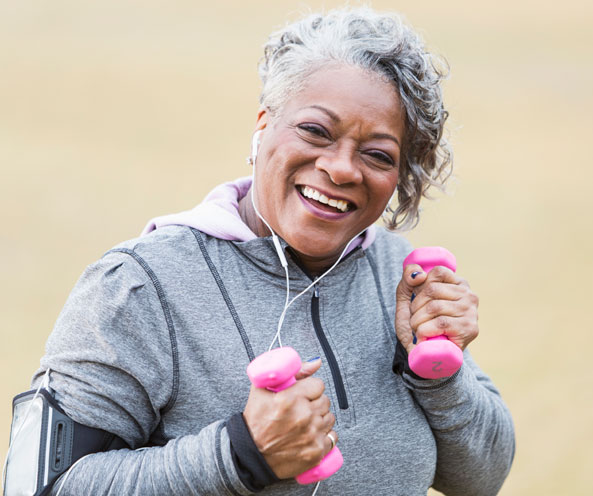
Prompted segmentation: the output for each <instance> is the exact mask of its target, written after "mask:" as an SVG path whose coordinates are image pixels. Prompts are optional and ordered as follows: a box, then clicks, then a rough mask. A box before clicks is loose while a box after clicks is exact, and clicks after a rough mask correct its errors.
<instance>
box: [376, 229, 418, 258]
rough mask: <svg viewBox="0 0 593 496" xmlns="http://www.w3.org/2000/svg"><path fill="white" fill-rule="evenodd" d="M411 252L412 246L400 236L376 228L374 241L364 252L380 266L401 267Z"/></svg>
mask: <svg viewBox="0 0 593 496" xmlns="http://www.w3.org/2000/svg"><path fill="white" fill-rule="evenodd" d="M412 250H413V247H412V244H411V243H410V242H409V241H408V240H407V239H406V238H404V237H403V236H402V235H401V234H397V233H394V232H392V231H388V230H387V229H385V228H384V227H382V226H381V227H380V226H377V229H376V238H375V241H374V242H373V244H372V245H371V246H369V247H368V248H367V250H366V252H367V254H369V255H370V256H371V257H372V258H373V259H374V260H375V261H376V263H377V264H379V265H381V266H383V265H385V264H387V265H393V264H396V265H399V266H400V267H401V264H402V262H403V260H404V258H406V257H407V256H408V255H409V254H410V252H411V251H412Z"/></svg>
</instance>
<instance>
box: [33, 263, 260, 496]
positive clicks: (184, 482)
mask: <svg viewBox="0 0 593 496" xmlns="http://www.w3.org/2000/svg"><path fill="white" fill-rule="evenodd" d="M173 360H174V356H173V348H172V341H171V336H170V335H169V330H168V326H167V322H166V318H165V314H164V312H163V308H162V306H161V302H160V299H159V295H158V293H157V290H156V288H155V285H154V282H153V280H152V279H151V278H150V277H149V275H148V273H147V272H146V271H145V270H144V269H143V267H141V266H140V265H139V264H138V263H137V262H136V260H134V259H133V258H132V257H130V256H129V255H126V254H123V253H109V254H107V255H106V256H105V257H103V258H102V259H101V260H99V261H98V262H97V263H95V264H93V265H91V266H89V267H88V268H87V270H86V271H85V272H84V274H83V275H82V277H81V278H80V280H79V281H78V283H77V284H76V286H75V288H74V290H73V291H72V293H71V294H70V297H69V298H68V301H67V302H66V305H65V306H64V309H63V310H62V312H61V314H60V316H59V317H58V320H57V322H56V325H55V328H54V330H53V332H52V334H51V335H50V337H49V339H48V341H47V345H46V353H45V356H44V357H43V358H42V360H41V368H40V370H39V371H38V372H37V373H36V375H35V377H34V379H33V384H34V385H35V383H37V382H38V381H39V380H40V378H41V376H42V374H43V372H44V371H45V370H47V369H48V368H51V375H50V378H51V382H50V386H51V388H52V390H53V391H54V394H55V398H56V400H57V401H58V403H59V404H60V406H61V408H62V409H63V410H64V411H65V412H66V413H67V414H68V415H69V416H70V417H71V418H72V419H73V420H75V421H76V422H79V423H81V424H83V425H87V426H89V427H94V428H98V429H103V430H105V431H107V432H110V433H113V434H115V435H117V436H119V437H120V438H121V439H123V440H124V441H125V442H126V443H127V444H128V445H129V446H130V447H131V448H132V449H123V450H114V451H109V452H104V453H96V454H91V455H88V456H86V457H84V458H82V459H81V460H79V461H78V462H77V463H76V465H75V466H73V467H72V470H71V471H70V472H67V473H66V474H64V475H63V476H62V477H61V479H59V480H58V481H57V483H56V484H55V485H54V488H53V491H52V494H57V493H58V492H59V494H60V496H68V495H80V494H93V495H121V494H129V495H135V494H137V495H143V496H145V495H146V496H148V495H157V494H170V495H188V494H191V495H213V494H232V495H237V494H239V495H248V494H253V493H252V492H251V491H249V490H248V489H247V488H246V487H245V485H243V483H242V482H241V480H240V478H239V476H238V474H237V471H236V469H235V467H234V463H233V456H232V451H231V444H230V441H229V437H228V433H227V429H226V423H225V420H223V419H221V420H219V421H216V422H214V423H212V424H210V425H207V426H204V427H203V428H202V429H201V430H200V431H199V432H196V433H191V434H189V435H185V436H182V437H179V438H177V439H172V440H169V441H168V442H166V444H164V446H154V447H150V448H143V446H146V445H147V444H149V443H151V442H152V440H153V437H154V436H153V434H155V431H157V428H158V427H159V424H160V422H161V415H162V413H163V412H164V411H166V410H167V409H168V408H170V407H171V406H172V401H173V400H172V398H174V384H175V381H174V377H173V374H174V367H173ZM157 433H158V431H157ZM163 442H165V441H163ZM139 448H140V449H139ZM62 486H63V487H62Z"/></svg>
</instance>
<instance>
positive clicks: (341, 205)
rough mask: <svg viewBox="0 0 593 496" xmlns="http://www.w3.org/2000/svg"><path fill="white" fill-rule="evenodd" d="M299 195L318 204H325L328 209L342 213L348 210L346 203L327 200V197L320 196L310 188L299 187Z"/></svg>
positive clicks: (332, 199) (331, 199)
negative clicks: (332, 208) (333, 208)
mask: <svg viewBox="0 0 593 496" xmlns="http://www.w3.org/2000/svg"><path fill="white" fill-rule="evenodd" d="M301 193H302V194H303V196H306V197H307V198H312V199H313V200H316V201H318V202H320V203H325V204H326V205H329V206H330V207H335V208H337V209H338V210H341V211H342V212H346V210H348V202H347V201H345V200H336V199H334V198H328V197H327V196H325V195H323V194H321V193H320V192H319V191H317V190H314V189H313V188H310V187H309V186H303V187H301Z"/></svg>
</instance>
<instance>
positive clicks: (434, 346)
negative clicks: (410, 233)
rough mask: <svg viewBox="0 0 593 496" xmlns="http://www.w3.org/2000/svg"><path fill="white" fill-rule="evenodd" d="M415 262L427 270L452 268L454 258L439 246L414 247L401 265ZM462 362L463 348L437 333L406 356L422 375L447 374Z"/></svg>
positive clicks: (416, 371) (454, 370)
mask: <svg viewBox="0 0 593 496" xmlns="http://www.w3.org/2000/svg"><path fill="white" fill-rule="evenodd" d="M410 264H417V265H420V267H422V270H423V271H424V272H426V273H427V274H428V272H430V271H431V270H432V269H433V268H434V267H436V266H437V265H440V266H442V267H447V268H448V269H451V270H452V271H453V272H455V269H456V268H457V262H456V261H455V256H454V255H453V253H451V252H450V251H448V250H446V249H445V248H441V247H439V246H425V247H423V248H417V249H416V250H414V251H413V252H412V253H410V254H409V255H408V256H407V257H406V258H405V260H404V268H405V267H406V266H407V265H410ZM462 363H463V352H462V351H461V348H459V346H457V345H456V344H455V343H452V342H451V341H449V338H447V336H444V335H443V336H436V337H433V338H428V339H426V340H425V341H422V342H420V343H418V344H417V345H416V346H415V347H414V349H413V350H412V351H411V352H410V354H409V356H408V364H409V365H410V368H411V369H412V371H413V372H415V373H416V374H418V375H419V376H420V377H424V378H425V379H439V378H441V377H449V376H451V375H453V374H454V373H455V372H457V371H458V370H459V367H461V364H462Z"/></svg>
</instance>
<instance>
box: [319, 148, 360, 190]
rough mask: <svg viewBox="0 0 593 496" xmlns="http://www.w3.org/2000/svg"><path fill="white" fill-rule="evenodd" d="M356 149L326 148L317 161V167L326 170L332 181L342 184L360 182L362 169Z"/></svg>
mask: <svg viewBox="0 0 593 496" xmlns="http://www.w3.org/2000/svg"><path fill="white" fill-rule="evenodd" d="M356 155H357V152H356V150H350V149H346V148H342V149H341V150H334V151H330V150H326V153H323V154H321V155H320V156H319V157H317V160H316V161H315V168H316V169H317V170H320V171H323V172H325V173H326V174H327V175H328V176H329V178H330V180H331V181H332V183H334V184H336V185H338V186H341V185H345V184H360V183H361V182H362V179H363V177H362V171H361V170H360V167H359V166H358V164H357V163H356V158H357V157H356Z"/></svg>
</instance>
